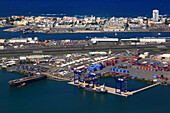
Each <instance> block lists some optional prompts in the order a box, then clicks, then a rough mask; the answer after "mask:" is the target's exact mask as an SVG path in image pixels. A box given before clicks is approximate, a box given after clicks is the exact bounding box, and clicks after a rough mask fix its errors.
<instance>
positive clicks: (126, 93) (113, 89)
mask: <svg viewBox="0 0 170 113" xmlns="http://www.w3.org/2000/svg"><path fill="white" fill-rule="evenodd" d="M68 84H71V85H75V86H78V85H79V84H83V83H81V82H80V83H79V84H74V82H68ZM157 85H160V83H159V82H158V83H155V84H152V85H150V86H147V87H144V88H141V89H138V90H135V91H131V92H121V93H116V92H115V90H116V89H115V88H112V87H107V86H105V88H106V90H107V92H108V93H110V94H115V95H119V96H124V97H128V96H130V95H133V94H135V93H138V92H141V91H143V90H146V89H149V88H152V87H155V86H157ZM117 92H120V90H119V89H117Z"/></svg>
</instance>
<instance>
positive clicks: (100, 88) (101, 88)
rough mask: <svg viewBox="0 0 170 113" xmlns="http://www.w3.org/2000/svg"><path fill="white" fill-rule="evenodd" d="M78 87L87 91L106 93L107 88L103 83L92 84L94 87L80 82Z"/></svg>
mask: <svg viewBox="0 0 170 113" xmlns="http://www.w3.org/2000/svg"><path fill="white" fill-rule="evenodd" d="M78 87H79V88H81V89H84V90H87V91H91V92H97V93H107V90H106V89H105V86H104V85H101V86H97V85H94V87H92V86H89V85H84V84H80V85H78Z"/></svg>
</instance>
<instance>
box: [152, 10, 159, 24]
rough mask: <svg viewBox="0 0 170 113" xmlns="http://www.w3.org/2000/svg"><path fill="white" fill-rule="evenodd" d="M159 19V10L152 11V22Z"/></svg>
mask: <svg viewBox="0 0 170 113" xmlns="http://www.w3.org/2000/svg"><path fill="white" fill-rule="evenodd" d="M158 19H159V10H153V21H154V22H158Z"/></svg>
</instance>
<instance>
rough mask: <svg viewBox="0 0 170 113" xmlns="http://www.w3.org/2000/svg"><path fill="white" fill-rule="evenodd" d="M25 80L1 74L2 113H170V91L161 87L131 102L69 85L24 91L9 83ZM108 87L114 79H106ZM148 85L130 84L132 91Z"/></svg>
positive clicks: (52, 83) (37, 86)
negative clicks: (14, 80)
mask: <svg viewBox="0 0 170 113" xmlns="http://www.w3.org/2000/svg"><path fill="white" fill-rule="evenodd" d="M20 77H22V76H21V75H18V74H12V73H9V72H4V71H0V78H1V79H0V89H1V90H0V100H1V102H0V113H55V112H57V113H87V112H90V113H91V112H94V113H103V112H105V113H144V112H145V113H161V112H162V111H163V112H164V113H169V111H168V110H169V105H170V98H169V95H170V87H168V86H157V87H154V88H151V89H149V90H145V91H143V92H140V93H137V94H135V95H133V96H130V97H128V98H125V97H121V96H117V95H112V94H99V93H93V92H88V91H85V90H82V89H79V88H77V87H76V86H72V85H68V84H67V82H57V81H52V80H42V81H39V82H35V83H32V84H30V85H27V86H24V87H21V88H10V87H9V86H8V81H9V80H12V79H16V78H20ZM101 82H103V83H104V82H105V83H106V84H107V85H108V86H114V85H113V83H112V82H113V79H112V78H104V79H102V80H101ZM144 86H147V84H145V83H142V82H137V81H133V80H131V81H129V82H128V87H129V89H138V88H141V87H144Z"/></svg>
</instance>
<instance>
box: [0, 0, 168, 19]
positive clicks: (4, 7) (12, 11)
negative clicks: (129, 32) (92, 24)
mask: <svg viewBox="0 0 170 113" xmlns="http://www.w3.org/2000/svg"><path fill="white" fill-rule="evenodd" d="M169 4H170V1H169V0H15V1H14V0H1V7H0V16H11V15H36V16H38V15H41V14H57V15H56V16H59V15H60V14H64V15H65V14H66V15H67V16H74V15H87V16H90V15H95V16H101V17H112V16H116V17H137V16H147V17H151V16H152V10H153V9H158V10H160V14H161V15H165V14H167V15H170V7H169ZM53 16H54V15H53ZM60 16H61V15H60Z"/></svg>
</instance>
